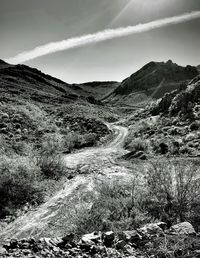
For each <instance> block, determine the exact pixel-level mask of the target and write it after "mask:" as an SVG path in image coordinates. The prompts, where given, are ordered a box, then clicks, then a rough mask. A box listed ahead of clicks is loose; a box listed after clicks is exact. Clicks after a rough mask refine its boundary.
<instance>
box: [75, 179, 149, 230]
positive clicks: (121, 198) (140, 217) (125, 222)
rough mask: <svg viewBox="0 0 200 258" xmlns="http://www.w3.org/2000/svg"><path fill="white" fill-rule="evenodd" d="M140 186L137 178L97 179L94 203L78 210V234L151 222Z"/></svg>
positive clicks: (121, 228) (133, 226)
mask: <svg viewBox="0 0 200 258" xmlns="http://www.w3.org/2000/svg"><path fill="white" fill-rule="evenodd" d="M136 187H137V183H136V180H134V181H129V182H119V181H118V180H114V181H102V182H101V183H98V182H97V186H96V188H95V189H94V192H95V193H96V195H93V199H92V201H91V203H92V206H91V207H89V208H88V206H86V207H85V206H83V207H82V209H81V210H78V212H77V217H76V221H75V224H76V227H75V229H74V230H75V233H76V234H81V233H85V232H92V231H99V230H100V231H108V230H114V231H118V230H128V229H133V228H137V227H138V226H141V225H143V224H145V223H147V222H150V221H151V218H150V217H149V216H148V214H147V213H146V212H143V210H141V209H140V205H139V199H137V193H138V189H136Z"/></svg>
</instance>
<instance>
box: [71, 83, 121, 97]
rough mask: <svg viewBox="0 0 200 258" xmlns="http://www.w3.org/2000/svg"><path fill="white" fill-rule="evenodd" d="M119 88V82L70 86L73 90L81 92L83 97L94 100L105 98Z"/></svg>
mask: <svg viewBox="0 0 200 258" xmlns="http://www.w3.org/2000/svg"><path fill="white" fill-rule="evenodd" d="M118 86H119V82H115V81H102V82H101V81H100V82H98V81H94V82H86V83H82V84H72V85H71V87H72V88H73V89H74V90H79V92H82V94H83V96H86V95H87V96H93V97H94V98H95V99H103V98H104V97H105V96H107V95H108V94H110V93H111V92H113V91H114V90H115V89H116V88H117V87H118Z"/></svg>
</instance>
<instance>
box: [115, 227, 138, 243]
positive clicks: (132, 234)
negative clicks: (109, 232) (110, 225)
mask: <svg viewBox="0 0 200 258" xmlns="http://www.w3.org/2000/svg"><path fill="white" fill-rule="evenodd" d="M118 238H119V240H124V241H125V242H127V243H128V242H131V243H137V242H138V241H140V240H141V239H142V237H141V235H140V234H138V232H137V231H136V230H131V231H123V232H120V233H119V234H118Z"/></svg>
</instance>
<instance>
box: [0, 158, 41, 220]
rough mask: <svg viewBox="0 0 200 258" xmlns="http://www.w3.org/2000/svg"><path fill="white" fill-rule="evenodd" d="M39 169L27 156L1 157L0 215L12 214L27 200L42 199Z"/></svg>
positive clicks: (38, 200)
mask: <svg viewBox="0 0 200 258" xmlns="http://www.w3.org/2000/svg"><path fill="white" fill-rule="evenodd" d="M39 181H40V171H39V168H38V167H37V166H36V164H35V163H34V162H33V161H31V160H30V159H29V158H19V157H16V158H8V157H7V156H2V157H1V162H0V196H1V200H0V217H4V216H6V215H9V214H12V212H14V210H15V209H16V208H19V207H21V206H23V205H24V204H26V203H27V202H29V203H32V204H36V203H40V202H41V201H42V200H43V192H42V189H41V186H40V183H39Z"/></svg>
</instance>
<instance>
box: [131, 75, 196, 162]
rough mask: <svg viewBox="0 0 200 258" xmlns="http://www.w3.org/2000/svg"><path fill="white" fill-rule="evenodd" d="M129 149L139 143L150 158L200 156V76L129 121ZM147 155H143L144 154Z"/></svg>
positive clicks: (139, 112)
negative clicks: (156, 156) (160, 156)
mask: <svg viewBox="0 0 200 258" xmlns="http://www.w3.org/2000/svg"><path fill="white" fill-rule="evenodd" d="M127 124H128V125H129V129H130V134H129V137H128V139H127V145H126V146H127V148H128V149H129V150H131V151H133V149H134V145H135V144H136V142H137V141H138V142H139V143H140V142H142V143H141V145H142V146H143V147H142V148H141V150H142V151H144V152H145V153H146V154H147V155H160V154H161V155H162V154H164V155H166V154H167V155H175V156H185V157H186V156H192V157H196V156H198V157H199V156H200V144H199V137H200V134H199V128H200V75H198V76H196V77H195V78H194V79H193V80H191V81H190V82H189V83H188V85H187V87H186V88H182V89H178V90H175V91H172V92H170V93H166V94H165V95H164V96H163V97H162V98H161V99H160V100H158V101H157V102H155V103H153V104H151V105H149V106H147V107H146V108H145V109H143V110H141V111H138V112H135V114H133V115H132V116H130V117H129V118H128V120H127ZM143 154H144V153H143Z"/></svg>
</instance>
